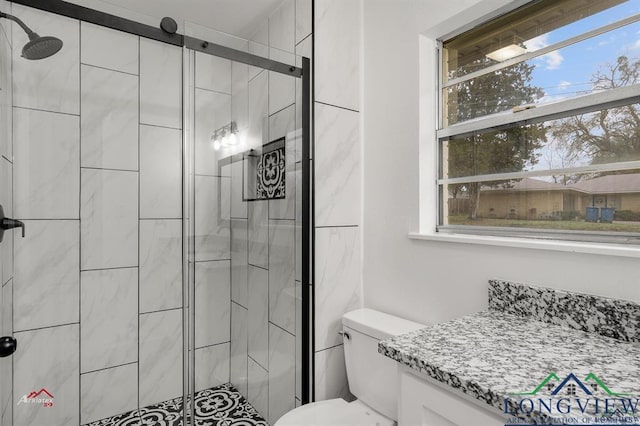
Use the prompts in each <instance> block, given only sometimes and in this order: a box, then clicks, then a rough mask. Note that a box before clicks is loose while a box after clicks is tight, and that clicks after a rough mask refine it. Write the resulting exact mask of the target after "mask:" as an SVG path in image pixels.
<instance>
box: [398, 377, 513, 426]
mask: <svg viewBox="0 0 640 426" xmlns="http://www.w3.org/2000/svg"><path fill="white" fill-rule="evenodd" d="M398 373H399V375H400V394H399V397H398V426H471V425H473V426H504V425H505V422H506V420H507V419H506V417H505V418H503V417H501V416H500V415H499V413H494V412H491V411H490V410H491V408H490V407H489V406H487V408H486V409H484V408H481V406H480V405H477V404H476V403H474V402H471V401H470V400H469V399H467V398H465V397H464V396H462V395H457V394H455V393H454V392H453V389H451V390H447V386H446V385H443V384H440V383H437V382H435V381H433V380H431V379H427V378H426V376H423V377H420V373H418V372H415V371H413V370H410V369H409V368H408V367H405V366H400V368H399V371H398Z"/></svg>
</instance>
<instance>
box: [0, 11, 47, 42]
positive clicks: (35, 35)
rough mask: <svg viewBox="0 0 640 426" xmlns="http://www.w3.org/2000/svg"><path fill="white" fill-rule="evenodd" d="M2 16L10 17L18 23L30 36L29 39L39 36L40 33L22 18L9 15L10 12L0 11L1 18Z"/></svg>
mask: <svg viewBox="0 0 640 426" xmlns="http://www.w3.org/2000/svg"><path fill="white" fill-rule="evenodd" d="M1 18H6V19H9V20H10V21H13V22H15V23H16V24H18V25H20V27H21V28H22V29H23V30H24V32H25V33H27V35H28V36H29V40H33V39H34V38H38V34H36V33H34V32H33V31H31V28H29V27H27V25H26V24H25V23H24V22H22V21H21V20H20V18H16V17H15V16H13V15H9V14H8V13H3V12H0V19H1Z"/></svg>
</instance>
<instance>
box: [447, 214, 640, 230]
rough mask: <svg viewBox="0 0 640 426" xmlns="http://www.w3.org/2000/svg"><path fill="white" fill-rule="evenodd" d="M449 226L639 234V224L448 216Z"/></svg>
mask: <svg viewBox="0 0 640 426" xmlns="http://www.w3.org/2000/svg"><path fill="white" fill-rule="evenodd" d="M449 225H472V226H499V227H505V228H509V227H511V228H536V229H562V230H567V231H608V232H640V222H613V223H593V222H585V221H584V220H527V219H495V218H478V219H476V220H471V219H470V218H469V216H467V215H458V216H449Z"/></svg>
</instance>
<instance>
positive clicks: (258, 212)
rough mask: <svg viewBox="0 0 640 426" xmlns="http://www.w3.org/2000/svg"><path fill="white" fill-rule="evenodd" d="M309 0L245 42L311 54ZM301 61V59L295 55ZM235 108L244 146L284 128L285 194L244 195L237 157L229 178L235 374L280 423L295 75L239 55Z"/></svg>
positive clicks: (290, 290)
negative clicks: (260, 197)
mask: <svg viewBox="0 0 640 426" xmlns="http://www.w3.org/2000/svg"><path fill="white" fill-rule="evenodd" d="M311 3H312V2H311V0H286V1H284V2H283V3H282V4H281V5H280V6H279V7H278V8H277V9H276V10H275V11H274V12H273V13H272V14H271V15H270V17H269V19H268V20H267V21H266V22H264V24H263V25H260V26H259V27H258V29H257V31H256V32H255V34H254V35H253V36H252V37H251V38H250V41H249V44H248V50H249V51H250V52H251V53H255V54H259V55H263V56H267V57H270V58H271V59H275V60H278V61H282V62H286V63H296V61H297V58H296V56H295V54H304V55H305V56H308V57H310V56H311V42H312V36H311ZM297 65H300V62H297ZM231 78H232V84H231V117H232V120H234V121H235V122H236V123H237V124H238V128H239V130H240V135H241V137H240V140H241V143H243V144H244V145H243V146H244V149H248V148H254V147H259V146H261V145H262V144H264V143H267V142H269V141H272V140H275V139H278V138H280V137H285V157H286V169H285V173H286V175H285V179H286V181H285V182H286V188H287V194H286V197H285V198H284V199H281V200H261V201H252V202H246V201H243V197H242V179H243V170H242V164H241V163H240V162H237V163H233V164H232V165H231V167H230V181H231V188H230V194H231V203H230V204H231V305H232V308H231V311H232V312H231V317H232V323H231V324H232V325H231V366H230V372H231V383H232V384H233V385H234V386H235V387H236V388H237V389H238V390H239V391H240V392H241V393H242V394H243V395H244V396H245V397H246V398H247V399H248V401H249V402H250V403H251V404H253V405H254V407H256V409H257V410H258V411H259V412H260V413H261V414H262V415H263V416H264V417H265V418H267V419H268V420H269V422H270V423H272V424H273V423H274V422H275V421H276V420H278V419H279V418H280V417H281V416H282V415H283V414H285V413H286V412H288V411H289V410H291V409H293V408H295V407H296V406H297V405H299V403H300V396H301V393H302V392H301V359H302V357H301V352H302V350H301V349H302V346H301V331H302V319H301V318H302V317H301V310H302V305H301V293H302V292H301V286H300V281H301V273H300V261H299V259H300V254H301V251H302V250H301V245H300V244H301V241H302V233H301V230H300V227H301V218H302V213H301V208H302V204H301V195H302V194H301V193H300V191H299V187H300V185H301V176H302V174H301V163H300V161H301V148H302V145H301V137H300V136H301V133H300V131H299V130H297V129H299V128H300V127H301V125H302V122H301V117H302V113H301V111H302V101H301V100H302V92H301V90H302V86H301V84H299V81H298V80H297V79H293V78H290V77H287V76H283V75H280V74H277V73H273V72H269V71H265V70H260V69H258V68H255V67H248V66H246V65H241V64H237V63H233V64H232V67H231Z"/></svg>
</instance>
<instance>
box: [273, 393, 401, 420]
mask: <svg viewBox="0 0 640 426" xmlns="http://www.w3.org/2000/svg"><path fill="white" fill-rule="evenodd" d="M393 424H395V422H394V421H393V420H391V419H388V418H386V417H384V416H382V415H381V414H379V413H376V412H375V411H373V410H371V409H370V408H369V407H367V406H366V405H365V404H363V403H361V402H360V401H355V402H352V403H348V402H346V401H345V400H344V399H342V398H337V399H330V400H327V401H319V402H314V403H311V404H307V405H303V406H300V407H298V408H296V409H295V410H292V411H289V412H288V413H287V414H285V415H284V416H282V417H281V418H280V420H278V421H277V422H276V424H275V426H391V425H393Z"/></svg>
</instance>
